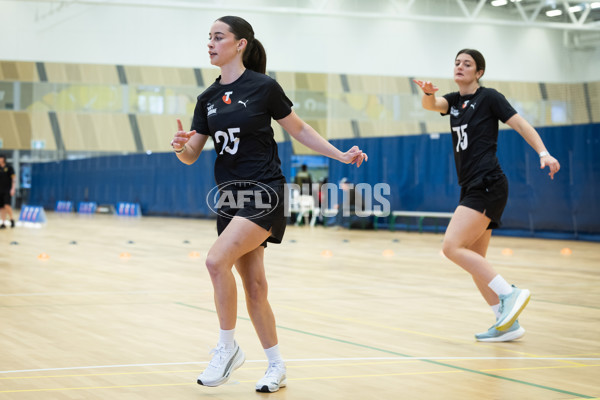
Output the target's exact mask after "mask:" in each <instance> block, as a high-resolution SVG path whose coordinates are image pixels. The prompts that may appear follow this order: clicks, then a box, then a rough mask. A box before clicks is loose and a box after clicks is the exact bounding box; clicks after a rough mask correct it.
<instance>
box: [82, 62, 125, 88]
mask: <svg viewBox="0 0 600 400" xmlns="http://www.w3.org/2000/svg"><path fill="white" fill-rule="evenodd" d="M81 81H82V82H85V83H104V84H107V85H118V84H119V74H118V72H117V67H116V66H115V65H94V64H83V65H81Z"/></svg>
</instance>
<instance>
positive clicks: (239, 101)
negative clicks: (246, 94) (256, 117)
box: [238, 100, 248, 108]
mask: <svg viewBox="0 0 600 400" xmlns="http://www.w3.org/2000/svg"><path fill="white" fill-rule="evenodd" d="M238 103H240V104H243V105H244V108H246V107H247V105H246V103H248V100H246V101H241V100H238Z"/></svg>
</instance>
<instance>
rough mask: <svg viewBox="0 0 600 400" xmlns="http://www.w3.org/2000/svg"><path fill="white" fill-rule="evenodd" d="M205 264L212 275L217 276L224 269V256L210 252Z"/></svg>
mask: <svg viewBox="0 0 600 400" xmlns="http://www.w3.org/2000/svg"><path fill="white" fill-rule="evenodd" d="M205 264H206V269H207V270H208V273H209V274H210V275H211V276H216V275H219V274H220V273H221V271H223V266H224V260H223V259H222V257H219V256H218V255H215V254H213V253H211V252H209V253H208V255H207V256H206V262H205Z"/></svg>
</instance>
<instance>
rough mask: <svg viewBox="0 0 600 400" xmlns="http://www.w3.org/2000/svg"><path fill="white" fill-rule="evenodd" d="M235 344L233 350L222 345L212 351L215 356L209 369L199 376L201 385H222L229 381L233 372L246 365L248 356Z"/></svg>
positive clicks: (209, 364)
mask: <svg viewBox="0 0 600 400" xmlns="http://www.w3.org/2000/svg"><path fill="white" fill-rule="evenodd" d="M233 343H234V346H233V347H232V348H231V349H225V347H223V346H221V345H217V347H216V348H214V349H212V351H211V352H210V354H213V357H212V359H211V360H210V362H209V363H208V367H206V369H205V370H204V371H202V373H201V374H200V375H198V384H199V385H204V386H219V385H222V384H224V383H225V382H227V381H228V380H229V376H230V375H231V373H232V372H233V371H235V370H236V369H238V368H239V367H241V366H242V364H244V361H246V355H245V354H244V352H243V351H242V349H241V348H240V346H238V344H237V342H233Z"/></svg>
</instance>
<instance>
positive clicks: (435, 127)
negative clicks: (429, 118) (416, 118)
mask: <svg viewBox="0 0 600 400" xmlns="http://www.w3.org/2000/svg"><path fill="white" fill-rule="evenodd" d="M448 118H449V117H446V118H440V120H439V121H435V122H426V123H425V127H426V129H427V133H450V120H449V119H448Z"/></svg>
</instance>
